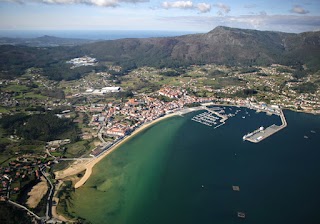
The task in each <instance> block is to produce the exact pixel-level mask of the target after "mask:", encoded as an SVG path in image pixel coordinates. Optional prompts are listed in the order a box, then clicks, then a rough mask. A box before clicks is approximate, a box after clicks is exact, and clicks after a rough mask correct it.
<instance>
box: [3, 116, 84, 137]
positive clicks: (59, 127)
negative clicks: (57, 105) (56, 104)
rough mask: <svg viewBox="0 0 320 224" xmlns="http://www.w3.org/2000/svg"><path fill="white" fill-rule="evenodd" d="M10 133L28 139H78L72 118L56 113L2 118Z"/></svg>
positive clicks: (5, 127) (4, 126)
mask: <svg viewBox="0 0 320 224" xmlns="http://www.w3.org/2000/svg"><path fill="white" fill-rule="evenodd" d="M0 124H1V125H2V127H3V128H4V129H5V130H6V132H7V133H8V134H11V135H13V134H15V135H18V136H20V137H22V138H24V139H26V140H40V141H51V140H54V139H58V138H70V139H71V140H72V141H76V140H77V139H78V134H77V127H76V126H75V124H74V123H73V122H72V120H70V119H65V118H63V119H61V118H58V117H57V116H56V115H55V114H54V113H52V112H51V113H46V114H34V115H25V114H16V115H9V116H5V117H3V118H2V119H0Z"/></svg>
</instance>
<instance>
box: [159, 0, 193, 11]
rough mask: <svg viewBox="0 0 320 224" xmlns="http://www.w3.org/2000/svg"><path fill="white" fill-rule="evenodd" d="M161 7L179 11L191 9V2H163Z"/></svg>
mask: <svg viewBox="0 0 320 224" xmlns="http://www.w3.org/2000/svg"><path fill="white" fill-rule="evenodd" d="M162 7H163V8H165V9H170V8H179V9H193V8H194V6H193V3H192V2H191V1H176V2H163V3H162Z"/></svg>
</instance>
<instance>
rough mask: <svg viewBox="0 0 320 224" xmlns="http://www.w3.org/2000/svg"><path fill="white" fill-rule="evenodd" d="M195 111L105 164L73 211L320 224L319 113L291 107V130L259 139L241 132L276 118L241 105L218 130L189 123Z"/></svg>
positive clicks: (133, 223) (123, 217)
mask: <svg viewBox="0 0 320 224" xmlns="http://www.w3.org/2000/svg"><path fill="white" fill-rule="evenodd" d="M227 109H228V108H227ZM233 109H238V108H233ZM245 111H248V113H249V114H246V113H245ZM197 113H200V112H196V113H192V114H188V115H186V116H184V117H175V118H170V119H167V120H165V121H162V122H160V123H158V124H156V125H155V126H153V127H151V128H149V129H148V130H146V131H144V133H142V134H139V135H138V136H136V137H134V138H133V139H131V140H130V141H128V142H127V143H126V144H124V145H122V146H121V147H120V148H119V149H117V150H116V151H115V152H113V153H112V154H111V155H110V156H108V157H107V158H105V159H104V160H103V161H101V162H100V163H99V164H98V165H97V166H96V167H95V169H94V173H93V175H92V176H91V177H90V179H89V180H88V182H87V183H86V184H85V185H84V186H83V187H81V188H80V189H77V190H76V191H75V193H74V195H73V206H72V208H70V212H72V213H74V214H75V215H77V216H80V217H82V218H85V219H87V220H88V221H90V222H92V223H112V224H124V223H128V224H138V223H139V224H140V223H152V224H158V223H159V224H160V223H161V224H162V223H177V224H179V223H181V224H182V223H183V224H188V223H190V224H191V223H219V224H220V223H221V224H223V223H262V224H263V223H266V224H267V223H268V224H269V223H311V224H312V223H320V216H319V212H318V210H319V203H318V202H319V199H320V194H319V193H318V186H319V184H320V176H319V175H318V172H319V171H320V163H319V158H320V147H319V145H320V117H319V116H318V117H317V116H313V115H308V114H299V113H294V112H290V111H286V112H285V114H286V118H287V121H288V127H287V128H285V129H284V130H282V131H280V132H278V133H276V134H275V135H273V136H271V137H269V138H267V139H265V140H263V141H262V142H260V143H258V144H254V143H250V142H244V141H242V136H243V135H244V134H246V133H247V132H249V131H252V130H255V129H257V128H258V127H260V126H262V125H263V126H268V125H271V124H274V123H276V124H280V122H281V121H280V118H279V117H277V116H267V115H266V114H264V113H255V112H254V111H252V110H249V109H245V108H241V112H240V113H239V114H238V115H237V116H236V117H233V118H230V119H229V120H228V121H227V124H226V125H224V126H221V127H220V128H218V129H213V128H212V127H208V126H205V125H201V124H199V123H196V122H193V121H191V120H190V119H191V117H192V116H194V115H195V114H197ZM242 116H245V119H243V118H242ZM311 130H313V131H315V132H316V133H313V132H311ZM304 136H308V138H304ZM232 185H238V186H240V192H234V191H232ZM237 211H242V212H245V213H246V219H245V220H242V219H239V218H238V217H237Z"/></svg>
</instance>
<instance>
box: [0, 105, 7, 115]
mask: <svg viewBox="0 0 320 224" xmlns="http://www.w3.org/2000/svg"><path fill="white" fill-rule="evenodd" d="M0 113H3V114H5V113H9V110H8V109H7V108H5V107H0Z"/></svg>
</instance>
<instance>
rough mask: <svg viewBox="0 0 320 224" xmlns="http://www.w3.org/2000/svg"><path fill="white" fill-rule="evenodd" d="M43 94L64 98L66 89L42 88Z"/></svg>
mask: <svg viewBox="0 0 320 224" xmlns="http://www.w3.org/2000/svg"><path fill="white" fill-rule="evenodd" d="M41 94H42V95H44V96H48V97H52V98H57V99H64V98H65V94H64V91H63V90H62V89H58V88H55V89H46V90H42V91H41Z"/></svg>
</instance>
